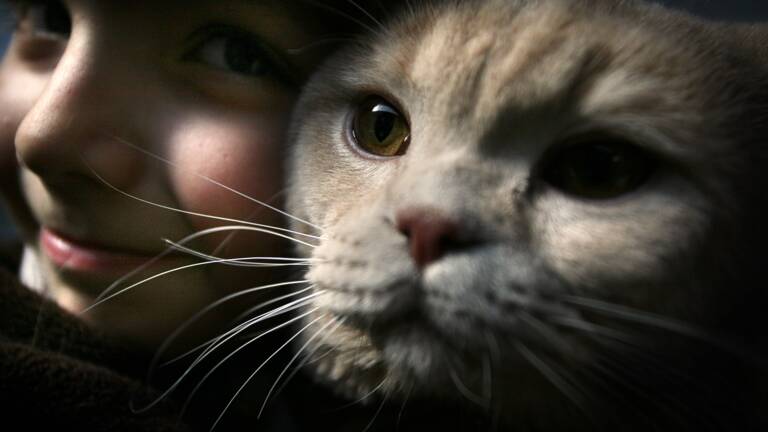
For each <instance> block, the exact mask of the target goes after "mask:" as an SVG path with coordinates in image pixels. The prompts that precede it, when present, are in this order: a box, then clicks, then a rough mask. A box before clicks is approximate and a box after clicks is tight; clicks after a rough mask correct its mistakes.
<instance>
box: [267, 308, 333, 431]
mask: <svg viewBox="0 0 768 432" xmlns="http://www.w3.org/2000/svg"><path fill="white" fill-rule="evenodd" d="M335 321H336V320H333V319H330V320H328V322H327V323H326V324H325V325H323V326H322V327H320V329H319V330H318V331H316V332H315V333H314V334H313V335H312V336H311V337H310V338H309V339H307V341H306V342H304V345H302V346H301V348H299V349H298V350H296V354H294V355H293V357H292V358H291V360H289V361H288V364H286V365H285V367H284V368H283V370H282V371H281V372H280V374H279V375H278V376H277V378H275V382H274V383H273V384H272V387H270V388H269V391H268V392H267V396H266V397H265V398H264V403H262V404H261V408H260V409H259V413H258V414H257V415H256V418H257V419H260V418H261V415H262V413H263V412H264V408H265V407H266V406H267V402H268V401H269V398H270V396H272V392H273V391H274V390H275V387H277V384H278V383H279V382H280V379H282V378H283V375H285V373H286V372H287V371H288V368H290V367H291V365H292V364H293V362H295V361H296V359H297V358H299V356H301V355H302V353H303V352H304V350H306V349H307V347H308V346H309V344H311V343H312V341H313V340H315V338H316V337H318V336H319V335H320V334H321V333H322V332H323V331H325V330H326V329H327V328H328V327H330V326H331V324H333V323H334V322H335ZM343 322H344V321H343V320H339V321H336V326H335V327H334V328H332V329H331V331H330V332H328V334H331V333H333V332H335V331H336V330H337V329H338V328H339V327H340V326H341V325H342V324H343ZM328 334H326V335H325V336H324V338H323V340H325V339H327V338H328ZM321 343H322V342H321ZM296 370H298V369H296Z"/></svg>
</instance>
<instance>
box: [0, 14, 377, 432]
mask: <svg viewBox="0 0 768 432" xmlns="http://www.w3.org/2000/svg"><path fill="white" fill-rule="evenodd" d="M10 3H11V5H12V7H13V10H14V12H15V15H16V17H17V23H16V28H15V31H14V34H13V39H12V42H11V44H10V46H9V48H8V50H7V52H6V54H5V57H4V58H3V60H2V63H1V64H0V159H1V160H0V166H3V167H8V166H9V159H10V156H9V155H13V154H14V153H15V154H16V155H17V157H18V162H19V167H18V172H13V173H12V172H11V171H12V170H9V169H3V185H4V186H3V190H2V191H3V194H4V198H5V200H6V204H8V206H9V207H10V208H11V209H12V213H13V215H14V216H15V220H16V222H17V224H18V226H19V227H20V231H21V232H22V234H23V240H24V245H25V255H24V261H23V266H22V267H23V270H22V274H23V279H24V281H25V282H26V283H27V284H28V285H31V286H32V288H34V289H35V290H38V291H40V292H43V293H45V295H46V296H47V297H49V298H50V299H52V300H53V302H55V304H57V305H58V306H59V307H61V308H62V309H64V310H65V311H68V312H70V313H72V314H74V315H76V316H78V317H79V318H80V319H82V320H83V321H84V322H85V323H87V324H88V325H89V327H91V328H93V329H95V330H96V331H97V332H98V334H89V333H88V332H90V331H91V330H89V329H86V328H85V327H82V326H81V324H80V323H79V322H78V321H77V320H76V319H75V318H74V317H73V316H66V314H65V313H63V312H62V311H58V310H57V311H55V313H52V314H50V315H49V316H48V317H50V316H53V317H55V320H53V319H51V320H52V321H51V323H50V327H51V328H55V327H57V326H58V325H61V326H62V328H67V329H73V330H72V331H73V332H74V333H76V335H77V337H71V338H70V340H69V341H68V343H66V344H64V343H57V342H56V340H59V339H67V338H68V337H69V336H71V335H64V336H62V335H61V334H60V333H57V332H54V333H47V332H46V329H48V327H45V326H43V327H38V326H39V324H40V322H44V321H45V320H38V321H35V320H32V321H34V322H32V321H31V322H30V323H29V326H28V328H23V329H22V330H21V331H17V330H18V329H17V328H16V327H14V326H17V324H19V323H22V322H24V320H23V319H19V320H17V321H13V320H12V319H11V318H10V317H11V315H10V312H9V313H8V314H6V315H4V318H3V321H2V324H3V326H11V327H14V328H13V329H12V330H7V329H6V328H3V330H2V331H3V334H2V336H3V340H5V339H12V340H13V341H14V343H16V342H19V343H29V342H31V343H30V346H31V347H32V348H34V349H32V350H31V351H30V346H27V345H22V346H21V350H20V351H19V350H16V351H13V353H15V354H14V355H20V356H21V357H23V358H24V359H25V361H27V360H28V359H29V356H30V355H32V358H33V359H37V357H35V356H37V355H39V354H40V352H37V351H35V349H37V348H40V349H43V350H46V349H47V350H49V351H45V352H44V354H45V355H44V357H45V359H46V360H49V359H50V357H51V355H53V354H55V355H54V357H55V356H56V355H59V354H62V355H64V360H66V361H68V362H70V363H72V362H74V363H73V364H75V365H76V366H77V368H79V369H76V373H73V374H71V375H72V376H68V378H72V377H76V378H75V379H79V378H81V377H82V376H83V375H82V374H81V372H82V370H83V369H82V367H83V363H84V362H85V363H87V364H86V365H85V367H86V369H87V370H88V371H90V372H93V371H92V369H91V367H92V366H93V365H96V366H97V369H98V373H96V375H94V376H92V375H88V376H91V377H92V378H93V379H94V380H95V381H93V382H97V383H102V384H103V381H104V380H106V382H108V383H110V384H109V386H113V387H110V388H111V390H110V397H111V398H112V399H110V401H111V402H110V403H114V405H115V407H116V408H115V410H110V409H106V408H105V407H104V406H103V404H105V403H107V402H105V401H100V400H99V399H98V398H99V393H98V392H97V393H95V394H93V395H92V396H91V397H90V398H89V400H88V401H87V402H86V401H84V400H81V399H78V397H77V396H72V397H71V399H70V398H67V400H69V402H70V403H71V406H68V405H67V403H66V402H59V404H60V405H62V406H59V407H57V408H56V409H54V408H52V407H51V406H50V405H56V404H57V402H55V401H54V399H56V397H57V396H58V395H56V394H47V395H44V394H43V393H44V392H47V391H52V390H50V388H51V387H53V388H58V387H56V385H55V383H56V381H55V379H54V381H46V385H41V386H38V387H35V386H36V385H38V384H41V383H40V382H37V383H35V382H33V383H32V384H31V385H30V386H27V385H26V384H24V385H19V386H17V387H13V386H12V385H8V386H7V387H6V390H7V389H16V390H14V391H17V390H18V389H19V388H21V389H22V392H23V390H24V389H25V388H28V387H33V388H31V389H29V394H22V395H18V394H17V395H14V397H13V398H11V397H10V392H5V393H4V394H3V396H2V397H3V398H6V397H8V401H5V400H3V401H0V402H3V406H4V407H5V408H9V405H7V404H8V403H11V405H10V407H11V408H13V407H16V409H18V410H17V411H15V414H16V415H18V416H19V418H26V417H28V416H29V414H30V412H32V411H33V408H30V406H32V405H29V400H34V399H35V398H37V397H38V396H39V398H40V399H42V401H41V400H34V402H36V403H37V405H34V406H40V407H43V408H49V409H48V412H52V413H53V414H52V415H51V416H32V417H33V418H32V419H26V420H25V423H29V421H30V420H31V421H33V423H34V422H42V424H53V423H58V424H57V427H61V426H62V425H63V424H62V423H61V421H60V420H61V418H63V416H67V415H71V412H72V409H74V407H75V406H76V407H78V409H79V410H83V409H84V407H90V409H91V410H90V411H87V410H86V411H83V413H84V414H83V417H84V420H83V423H81V424H78V423H77V420H76V419H74V420H73V418H70V417H67V418H68V421H69V422H70V423H67V425H69V426H72V427H73V428H76V427H81V428H82V427H85V428H86V429H90V430H93V429H97V430H98V429H102V428H103V429H110V430H115V429H116V428H118V429H119V428H120V427H121V426H119V425H120V423H119V422H118V423H115V422H114V421H113V420H114V419H113V418H111V417H114V416H115V415H116V414H115V412H118V413H119V414H117V415H123V414H125V415H128V414H127V413H125V412H123V411H126V410H127V400H125V396H126V395H128V394H131V393H132V392H134V391H136V389H135V386H134V384H131V385H122V384H120V383H123V380H124V378H123V377H122V374H123V373H127V374H131V373H133V374H136V373H143V372H145V371H146V366H147V364H146V362H144V361H143V359H144V358H143V357H139V359H136V358H134V357H133V356H132V355H133V354H134V353H142V354H151V353H152V352H154V351H155V350H156V349H157V348H158V346H159V345H160V343H161V342H162V341H163V340H164V339H165V338H166V337H168V335H169V334H171V333H172V332H173V331H174V330H176V329H177V328H178V327H179V326H180V325H181V324H182V323H183V322H184V321H186V320H187V319H188V318H190V317H191V316H193V315H194V314H195V313H197V312H198V311H200V310H201V309H203V308H204V307H205V306H207V305H209V304H211V303H213V302H215V301H216V300H217V299H220V298H222V297H223V296H225V295H228V294H231V293H235V292H237V291H241V290H243V289H247V288H251V287H256V286H261V285H268V284H272V283H276V282H282V281H289V280H290V279H286V274H287V273H285V272H278V271H273V270H263V269H256V270H254V269H252V268H247V267H237V266H228V265H198V266H190V265H192V264H194V263H199V262H201V260H200V259H198V258H194V257H191V256H189V255H186V254H181V253H175V254H169V255H165V256H161V257H160V258H159V259H157V260H154V261H153V260H152V259H153V258H154V257H156V256H159V255H160V254H161V252H163V251H164V250H165V249H166V248H167V245H166V244H165V243H164V242H163V239H166V238H167V239H171V240H175V241H178V240H181V239H183V238H185V237H187V236H189V235H191V234H194V233H196V232H199V231H201V230H205V229H208V228H211V227H215V226H220V225H231V224H232V223H230V222H226V221H222V220H217V219H212V218H208V217H205V216H200V215H215V216H216V217H219V218H231V219H237V220H245V221H249V222H255V223H260V224H266V225H271V226H280V225H282V220H283V217H282V216H281V215H280V214H279V213H278V212H276V211H273V210H270V209H268V208H265V207H264V206H262V205H260V204H257V203H255V202H254V201H252V200H250V199H248V198H246V197H251V198H254V199H257V200H260V201H263V202H268V203H271V204H273V205H276V206H279V205H280V192H281V190H282V184H281V180H280V179H282V171H281V169H282V162H281V160H282V156H283V150H284V145H283V140H282V138H283V134H284V132H285V129H286V127H287V124H288V118H289V113H290V110H291V106H292V104H293V102H294V100H295V97H296V96H297V93H298V91H299V88H300V86H301V84H302V82H303V81H304V79H305V78H306V77H307V75H308V74H309V73H310V72H311V71H312V69H313V68H314V67H315V66H316V65H317V64H318V63H319V62H320V61H321V59H322V58H323V57H324V55H325V54H326V53H327V52H328V51H329V48H330V47H331V46H332V45H333V44H332V43H331V42H333V41H334V40H336V39H338V38H339V37H340V36H341V37H346V36H348V34H347V33H349V32H350V31H351V30H352V27H353V26H352V22H353V21H358V23H359V22H361V21H363V20H369V19H370V16H363V15H362V14H360V12H359V11H358V10H357V8H356V5H355V7H351V6H349V5H347V7H346V8H344V6H343V5H346V2H325V3H326V5H320V6H317V5H316V3H319V2H307V3H302V2H287V1H286V2H283V1H281V2H278V1H274V2H273V1H263V2H256V1H253V2H252V1H242V0H225V1H213V0H211V1H192V2H190V1H188V0H167V1H162V2H148V1H146V2H145V1H139V2H117V1H115V2H112V1H110V2H103V1H96V0H78V1H75V0H72V1H57V0H53V1H42V2H41V1H32V0H22V1H12V2H10ZM350 3H352V2H350ZM358 3H361V2H358ZM313 5H315V6H313ZM362 6H363V7H365V5H364V4H363V5H362ZM367 9H371V8H369V7H367ZM353 13H357V14H358V16H359V20H358V19H354V18H353V19H352V20H350V19H348V18H349V17H350V15H351V14H353ZM345 17H347V18H345ZM310 18H312V19H310ZM368 22H370V21H368ZM363 24H364V25H365V21H363ZM329 29H332V30H333V33H331V30H329ZM12 148H13V149H14V150H13V151H12V150H10V149H12ZM13 171H15V170H13ZM16 180H18V185H17V184H16ZM221 185H226V187H227V188H232V190H236V191H238V192H239V193H235V192H233V191H232V190H230V189H227V188H225V187H222V186H221ZM19 191H21V196H20V195H19V193H18V192H19ZM240 193H242V195H241V194H240ZM22 196H23V199H22ZM141 200H145V201H141ZM150 202H151V203H154V204H150ZM161 206H164V207H165V208H163V207H161ZM167 208H174V209H179V210H182V211H183V212H179V211H172V210H168V209H167ZM193 213H194V214H193ZM188 246H190V247H192V248H193V249H195V250H198V251H201V252H204V253H206V254H211V255H215V256H219V257H282V256H285V255H286V253H287V252H286V251H287V245H286V243H285V242H284V241H282V240H281V239H280V238H279V237H277V236H273V235H268V234H265V233H255V232H245V231H233V232H223V233H218V234H215V235H206V236H201V237H199V238H198V239H196V240H195V241H193V242H192V243H190V244H188ZM147 263H148V264H147ZM144 264H147V265H146V266H145V267H144V268H143V270H141V271H140V272H138V273H136V274H134V275H133V276H132V277H130V278H129V279H127V280H126V281H125V282H124V283H122V284H120V285H118V286H117V287H116V289H117V290H120V289H121V288H124V287H126V286H130V285H132V284H133V283H135V282H137V281H139V280H142V279H145V278H149V277H151V276H153V275H157V274H160V273H162V272H166V271H170V270H173V269H177V268H181V267H184V266H190V267H188V268H184V269H183V270H178V271H172V272H169V273H168V274H166V275H164V276H162V277H157V278H154V279H151V280H149V281H147V282H146V283H144V284H141V285H139V286H136V287H135V288H133V289H132V290H130V291H129V292H126V293H124V294H121V295H119V296H117V297H114V298H111V299H110V300H108V301H106V302H103V303H100V304H98V306H96V307H94V308H93V309H89V310H86V308H88V307H89V306H90V305H92V304H93V303H94V302H95V301H96V300H97V299H98V298H99V295H100V294H101V293H102V292H103V291H104V289H105V288H107V287H109V286H110V285H111V284H112V283H114V282H115V281H116V280H118V279H119V278H121V277H122V276H124V275H126V274H128V273H129V272H131V271H132V270H133V269H135V268H137V267H139V266H140V265H144ZM5 279H6V280H4V284H3V285H4V286H6V285H7V286H11V288H13V289H15V282H14V281H12V280H10V278H8V277H5ZM289 288H290V287H286V288H283V290H286V289H289ZM13 289H9V290H10V291H9V292H14V293H16V294H18V292H17V291H13ZM286 292H287V291H279V289H278V291H274V292H273V293H269V292H265V294H264V295H266V296H272V297H275V296H276V295H279V294H284V293H286ZM16 294H14V295H16ZM19 295H20V296H21V297H24V296H26V295H27V294H19ZM9 296H11V295H10V294H6V295H5V297H3V299H2V302H3V303H2V306H3V310H9V311H11V312H12V311H13V310H14V307H16V306H17V305H16V303H14V301H15V300H14V298H15V297H12V296H11V297H9ZM260 301H263V296H262V297H260V296H258V295H253V296H249V297H247V298H244V299H243V300H241V301H235V302H230V303H231V304H230V305H229V307H222V308H219V309H217V310H218V312H214V313H210V314H207V315H206V318H205V319H206V320H205V321H201V322H200V324H199V325H197V326H196V327H193V328H192V329H190V330H189V331H187V332H185V333H184V335H185V336H186V343H180V344H178V345H177V349H176V352H183V350H184V348H186V347H190V346H194V345H195V344H197V343H201V342H202V341H205V340H206V339H207V338H208V337H210V336H211V335H214V334H218V333H220V332H221V331H222V330H224V329H226V328H228V327H227V324H229V323H230V320H232V319H233V318H234V317H235V316H237V314H238V313H239V312H241V311H242V310H244V309H247V308H248V307H250V306H252V305H254V304H257V303H259V302H260ZM22 303H24V304H28V305H30V308H32V310H34V309H35V308H38V309H39V308H48V309H50V308H55V307H54V306H53V305H52V304H48V303H45V302H44V301H42V300H40V299H37V298H36V299H32V298H29V297H24V299H23V302H22ZM41 310H42V309H41ZM38 312H39V316H43V312H40V311H38ZM58 331H59V332H61V331H64V330H61V329H59V330H58ZM101 333H103V334H106V335H107V337H108V338H110V339H111V340H112V341H116V342H117V343H118V344H119V345H120V348H121V350H125V352H126V353H130V354H126V355H125V356H122V355H117V356H116V355H114V352H111V353H110V355H107V356H99V355H95V356H94V355H91V354H92V352H93V350H94V349H95V348H94V349H92V348H93V347H92V345H90V344H93V346H101V345H99V344H101V342H102V339H101V335H100V334H101ZM8 335H14V336H13V337H10V336H8ZM57 338H59V339H57ZM84 340H85V342H83V341H84ZM41 341H42V342H41ZM82 346H87V347H88V349H86V350H85V351H86V352H84V351H83V350H81V349H79V348H78V347H82ZM14 347H15V348H14V349H16V348H19V347H17V346H15V345H14ZM272 349H274V347H272ZM50 351H55V353H53V354H52V353H51V352H50ZM120 352H123V351H120ZM19 353H21V354H19ZM30 353H31V354H30ZM25 356H26V357H25ZM13 358H14V357H13V356H10V357H9V356H6V357H5V359H6V362H8V364H10V365H13V364H15V363H11V360H9V359H13ZM116 358H117V360H116V361H117V362H118V363H119V362H120V361H122V362H123V363H132V364H130V365H127V366H126V365H125V364H121V365H119V366H115V364H116V363H115V362H113V360H115V359H116ZM105 359H106V360H105ZM110 359H111V360H110ZM127 359H130V360H127ZM110 362H111V363H110ZM46 364H47V363H46ZM68 364H69V363H68ZM5 366H8V365H4V367H5ZM59 366H61V365H60V364H57V365H56V368H54V372H52V373H55V374H56V375H55V376H57V377H60V376H61V374H62V373H63V374H64V375H65V376H67V375H66V370H67V369H66V367H65V368H64V369H63V370H64V371H63V372H62V370H60V368H59ZM57 368H59V369H57ZM105 368H106V369H105ZM5 370H6V371H9V370H10V369H7V368H6V369H5ZM46 370H47V369H46ZM70 370H71V369H70ZM20 371H21V372H22V375H23V372H24V371H25V370H24V369H23V368H21V369H20ZM8 373H9V374H10V373H11V372H8ZM116 374H117V375H116ZM86 375H87V374H86ZM94 377H95V378H94ZM2 378H4V379H6V380H11V379H13V376H9V377H2ZM100 379H101V380H102V381H99V380H100ZM86 381H87V382H91V381H88V380H86ZM7 382H9V381H6V383H7ZM25 383H26V381H25ZM52 383H53V384H52ZM74 384H75V386H77V384H78V383H77V382H75V383H74ZM109 386H108V387H109ZM114 386H118V387H117V389H118V390H114V388H115V387H114ZM235 388H236V386H230V387H229V389H230V390H231V391H232V392H234V390H235ZM35 389H37V390H35ZM46 389H47V390H46ZM121 389H122V390H121ZM0 390H2V389H0ZM74 390H82V389H77V388H75V389H74ZM74 390H73V392H72V395H77V394H79V393H78V392H77V391H74ZM129 390H130V391H129ZM35 391H39V393H34V392H35ZM0 393H2V392H0ZM230 395H231V393H230V394H222V395H219V397H218V399H217V400H219V401H226V400H227V399H228V398H229V397H230ZM70 396H71V395H70ZM46 398H47V399H46ZM118 405H119V406H118ZM113 408H114V407H113ZM218 409H219V407H211V410H212V411H215V412H217V410H218ZM67 410H69V414H67ZM6 412H14V411H13V409H9V410H6ZM89 415H91V416H92V415H97V416H100V417H102V418H109V419H110V421H111V423H109V426H106V423H103V422H99V421H96V420H93V419H90V420H86V419H85V417H87V416H89ZM57 416H58V417H57ZM75 418H76V417H75ZM118 420H120V419H119V418H118ZM151 420H152V419H151V418H150V421H151ZM160 423H162V424H165V423H164V422H160ZM126 424H128V423H126ZM201 426H202V427H209V426H210V424H208V425H201ZM122 427H125V428H126V429H136V428H137V426H136V425H135V424H132V423H131V426H130V427H128V426H125V424H123V426H122ZM149 429H152V428H150V427H148V426H147V430H149ZM158 430H160V429H158ZM163 430H164V429H163Z"/></svg>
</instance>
